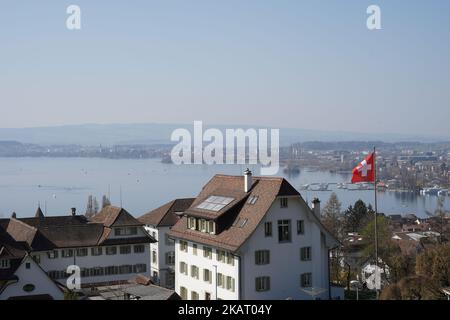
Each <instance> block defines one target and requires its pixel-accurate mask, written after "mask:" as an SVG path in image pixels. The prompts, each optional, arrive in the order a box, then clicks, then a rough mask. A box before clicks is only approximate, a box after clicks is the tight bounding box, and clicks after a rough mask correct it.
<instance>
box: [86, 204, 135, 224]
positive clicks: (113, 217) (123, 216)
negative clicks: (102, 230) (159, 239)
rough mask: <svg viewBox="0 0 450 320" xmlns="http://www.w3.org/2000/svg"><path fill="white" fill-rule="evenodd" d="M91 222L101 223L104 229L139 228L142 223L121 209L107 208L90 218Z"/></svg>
mask: <svg viewBox="0 0 450 320" xmlns="http://www.w3.org/2000/svg"><path fill="white" fill-rule="evenodd" d="M91 222H96V223H102V224H103V225H104V226H105V227H111V226H112V225H114V226H141V225H142V223H141V222H140V221H139V220H137V219H136V218H134V217H133V216H132V215H131V214H130V213H129V212H128V211H126V210H125V209H123V208H119V207H114V206H107V207H105V208H103V209H102V210H101V211H100V212H99V213H97V214H96V215H95V216H93V217H92V218H91Z"/></svg>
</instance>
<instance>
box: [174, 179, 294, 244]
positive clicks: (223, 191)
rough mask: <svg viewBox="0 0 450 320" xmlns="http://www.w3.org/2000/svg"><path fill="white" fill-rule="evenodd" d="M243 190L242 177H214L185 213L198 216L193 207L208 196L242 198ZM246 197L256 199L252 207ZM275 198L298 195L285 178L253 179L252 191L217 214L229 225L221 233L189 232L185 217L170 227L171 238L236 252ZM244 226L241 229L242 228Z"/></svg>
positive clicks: (196, 210)
mask: <svg viewBox="0 0 450 320" xmlns="http://www.w3.org/2000/svg"><path fill="white" fill-rule="evenodd" d="M243 190H244V177H243V176H228V175H215V176H214V177H213V178H212V179H211V180H210V181H209V182H208V183H207V184H206V185H205V186H204V187H203V189H202V191H201V192H200V194H199V195H198V196H197V198H196V200H195V201H194V202H193V203H192V205H191V207H190V208H189V209H188V210H186V212H187V213H188V214H189V213H197V212H198V209H194V207H196V206H197V205H198V204H200V203H201V202H202V201H203V200H204V199H206V198H208V197H209V196H211V195H215V196H229V195H232V194H234V195H236V197H237V196H238V195H242V192H243ZM249 196H258V200H257V201H256V203H255V204H249V203H247V201H243V200H244V199H247V197H249ZM278 196H300V194H299V192H298V191H297V190H295V188H294V187H292V186H291V185H290V184H289V182H287V181H286V180H285V179H284V178H275V177H253V184H252V188H251V189H250V191H249V192H248V193H246V194H245V197H240V199H241V201H236V202H235V203H234V204H232V205H229V206H227V207H226V210H225V211H224V212H220V215H221V216H227V217H228V218H227V219H228V223H226V224H227V225H226V227H225V228H224V230H222V231H221V232H219V233H218V234H217V235H211V234H206V233H202V232H199V231H195V230H190V229H188V228H187V221H186V220H187V217H186V216H184V217H183V218H182V219H181V220H180V221H178V222H177V224H175V226H173V227H172V229H171V231H170V235H171V236H173V237H175V238H181V239H186V240H191V241H196V242H199V243H204V244H206V245H211V246H216V247H220V248H224V249H226V250H230V251H237V250H238V249H239V247H240V246H242V245H243V244H244V242H245V241H246V240H247V239H248V238H249V237H250V236H251V234H252V233H253V232H254V230H255V229H256V228H257V226H258V225H259V223H260V222H261V220H262V219H263V218H264V216H265V215H266V213H267V211H268V210H269V208H270V206H271V205H272V203H273V202H274V201H275V199H276V198H277V197H278ZM245 221H246V222H245ZM244 222H245V224H244ZM243 224H244V226H243V227H241V226H242V225H243Z"/></svg>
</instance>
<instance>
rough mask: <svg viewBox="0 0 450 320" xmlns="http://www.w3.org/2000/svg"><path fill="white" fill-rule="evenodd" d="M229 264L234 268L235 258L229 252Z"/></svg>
mask: <svg viewBox="0 0 450 320" xmlns="http://www.w3.org/2000/svg"><path fill="white" fill-rule="evenodd" d="M227 263H228V264H231V265H232V266H234V257H233V255H232V254H231V253H229V252H227Z"/></svg>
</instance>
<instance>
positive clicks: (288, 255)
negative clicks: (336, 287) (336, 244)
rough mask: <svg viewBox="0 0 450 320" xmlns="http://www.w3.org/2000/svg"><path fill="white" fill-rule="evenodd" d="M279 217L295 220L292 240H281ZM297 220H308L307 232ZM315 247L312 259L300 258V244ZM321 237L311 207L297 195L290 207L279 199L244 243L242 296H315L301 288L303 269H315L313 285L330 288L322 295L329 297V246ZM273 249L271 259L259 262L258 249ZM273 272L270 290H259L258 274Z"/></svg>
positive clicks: (249, 297)
mask: <svg viewBox="0 0 450 320" xmlns="http://www.w3.org/2000/svg"><path fill="white" fill-rule="evenodd" d="M278 220H291V240H292V241H291V242H289V243H279V242H278ZM297 220H304V224H305V227H304V230H305V232H304V234H303V235H302V234H299V235H298V234H297ZM268 221H271V222H272V237H265V233H264V223H265V222H268ZM301 247H311V248H312V260H311V261H301V260H300V248H301ZM324 248H325V244H324V243H322V241H321V231H320V228H319V226H318V225H317V223H315V221H314V220H313V219H312V216H311V213H310V212H309V209H308V208H307V207H306V206H305V205H304V204H303V203H302V202H301V201H300V200H299V199H298V198H295V197H289V200H288V207H287V208H281V207H280V202H279V200H276V201H275V202H274V203H273V204H272V206H271V208H270V210H269V212H268V213H267V215H266V217H265V218H264V219H263V220H262V222H261V224H260V225H259V226H258V227H257V229H256V230H255V232H254V234H253V236H252V237H251V238H250V239H249V240H248V241H247V242H246V243H245V244H244V246H243V247H242V248H241V250H240V252H241V255H242V299H255V300H264V299H278V300H279V299H287V298H292V299H302V300H309V299H311V297H310V296H309V295H308V294H306V293H305V292H303V291H301V290H300V276H301V274H302V273H308V272H311V273H312V277H313V283H312V285H313V287H319V288H324V289H326V292H325V293H323V294H321V295H320V298H322V299H328V266H327V263H328V259H327V255H328V250H324ZM257 250H270V263H269V264H267V265H256V264H255V251H257ZM259 276H270V290H269V291H264V292H257V291H256V289H255V278H256V277H259Z"/></svg>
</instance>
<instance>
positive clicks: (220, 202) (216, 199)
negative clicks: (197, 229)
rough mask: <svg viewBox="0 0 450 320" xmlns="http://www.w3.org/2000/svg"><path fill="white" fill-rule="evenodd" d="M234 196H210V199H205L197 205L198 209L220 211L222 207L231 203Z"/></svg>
mask: <svg viewBox="0 0 450 320" xmlns="http://www.w3.org/2000/svg"><path fill="white" fill-rule="evenodd" d="M233 200H234V198H229V197H220V196H210V197H209V198H208V199H206V200H205V201H203V202H202V203H200V204H199V205H198V206H197V209H204V210H210V211H220V210H221V209H222V208H224V207H225V206H227V205H228V204H230V202H231V201H233Z"/></svg>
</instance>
